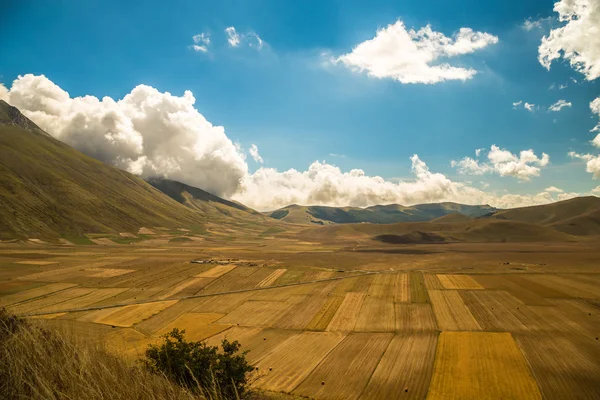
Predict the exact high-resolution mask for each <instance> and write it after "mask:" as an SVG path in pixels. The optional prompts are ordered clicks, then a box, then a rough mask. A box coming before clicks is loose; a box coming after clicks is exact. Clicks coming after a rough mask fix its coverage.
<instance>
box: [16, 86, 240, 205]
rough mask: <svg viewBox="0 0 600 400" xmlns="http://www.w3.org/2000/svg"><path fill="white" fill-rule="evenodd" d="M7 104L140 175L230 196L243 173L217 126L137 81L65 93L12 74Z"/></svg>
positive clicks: (186, 103)
mask: <svg viewBox="0 0 600 400" xmlns="http://www.w3.org/2000/svg"><path fill="white" fill-rule="evenodd" d="M9 102H10V103H11V104H12V105H14V106H16V107H17V108H19V109H20V110H21V111H22V112H23V113H24V114H25V115H26V116H27V117H29V118H31V119H32V120H33V121H35V123H36V124H38V125H39V126H40V127H41V128H42V129H44V130H46V131H47V132H48V133H50V134H51V135H52V136H54V137H56V138H57V139H59V140H61V141H63V142H65V143H67V144H69V145H71V146H73V147H75V148H76V149H78V150H80V151H82V152H84V153H86V154H88V155H90V156H92V157H94V158H97V159H99V160H101V161H104V162H106V163H109V164H112V165H115V166H117V167H120V168H122V169H126V170H129V171H131V172H134V173H136V174H140V175H142V176H153V175H164V176H168V177H170V178H172V179H175V180H179V181H183V182H185V183H188V184H191V185H193V186H198V187H201V188H203V189H205V190H208V191H210V192H213V193H215V194H219V195H223V196H231V195H232V194H233V193H235V192H236V191H237V189H238V187H239V184H240V180H241V179H242V178H243V177H244V176H245V175H246V174H247V172H248V166H247V165H246V163H245V161H244V158H243V155H242V154H241V153H240V151H239V150H238V149H237V148H236V146H235V145H234V144H233V143H232V141H231V140H230V139H229V138H228V137H227V136H226V134H225V130H224V129H223V127H220V126H213V125H212V124H211V123H210V122H208V121H207V120H206V119H205V118H204V117H203V116H202V114H200V113H199V112H198V111H197V110H196V109H195V108H194V102H195V99H194V96H193V94H192V93H191V92H190V91H186V92H185V93H184V94H183V96H181V97H178V96H173V95H171V94H170V93H161V92H159V91H158V90H156V89H154V88H152V87H149V86H146V85H139V86H137V87H135V88H134V89H133V90H132V91H131V93H129V94H127V95H126V96H125V97H124V98H123V99H121V100H118V101H115V100H113V99H112V98H110V97H104V98H102V99H98V98H96V97H94V96H85V97H74V98H71V97H70V96H69V93H67V92H66V91H64V90H62V89H61V88H60V87H58V86H57V85H55V84H54V83H53V82H52V81H50V80H49V79H47V78H46V77H45V76H43V75H41V76H34V75H25V76H20V77H19V78H17V79H16V80H15V81H14V82H13V85H12V88H11V90H10V93H9Z"/></svg>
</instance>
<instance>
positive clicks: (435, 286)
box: [423, 274, 445, 290]
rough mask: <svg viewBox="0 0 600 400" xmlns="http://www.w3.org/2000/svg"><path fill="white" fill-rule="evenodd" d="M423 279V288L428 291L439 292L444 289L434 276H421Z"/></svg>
mask: <svg viewBox="0 0 600 400" xmlns="http://www.w3.org/2000/svg"><path fill="white" fill-rule="evenodd" d="M423 278H425V287H426V288H427V289H429V290H439V289H445V288H444V285H442V282H440V280H439V278H438V277H437V275H434V274H423Z"/></svg>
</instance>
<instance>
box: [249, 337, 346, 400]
mask: <svg viewBox="0 0 600 400" xmlns="http://www.w3.org/2000/svg"><path fill="white" fill-rule="evenodd" d="M344 337H345V336H344V334H341V333H329V332H328V333H325V332H322V333H321V332H304V333H299V334H297V335H294V336H291V337H290V338H288V339H287V340H285V341H284V342H282V343H281V344H280V345H279V346H277V347H276V348H275V349H274V350H273V351H272V352H270V353H269V354H267V355H266V356H265V357H263V358H262V359H261V361H260V362H259V363H258V364H256V366H257V367H258V371H259V374H260V378H258V380H257V381H256V382H255V383H254V385H255V386H257V387H260V388H263V389H266V390H272V391H276V392H291V391H292V390H294V389H295V388H296V387H297V386H298V385H299V384H300V383H301V382H302V381H303V380H304V379H305V378H306V377H307V376H308V375H309V374H310V373H311V371H312V370H313V369H314V368H315V367H316V366H317V365H318V364H319V363H320V362H321V360H323V359H324V358H325V357H326V356H327V355H328V354H329V352H331V351H332V350H333V349H334V348H335V347H336V346H337V345H338V344H339V343H340V342H341V341H342V340H343V339H344Z"/></svg>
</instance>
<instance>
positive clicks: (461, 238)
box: [302, 219, 581, 244]
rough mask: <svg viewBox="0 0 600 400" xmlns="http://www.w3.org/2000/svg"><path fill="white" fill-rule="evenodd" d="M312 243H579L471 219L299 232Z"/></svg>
mask: <svg viewBox="0 0 600 400" xmlns="http://www.w3.org/2000/svg"><path fill="white" fill-rule="evenodd" d="M302 235H303V236H305V237H307V238H315V239H321V240H323V239H348V240H360V239H362V240H369V239H374V240H377V241H380V242H383V243H392V244H421V243H423V244H424V243H447V242H472V243H477V242H482V243H492V242H543V241H551V242H552V241H577V240H581V239H579V238H578V237H576V236H572V235H569V234H566V233H563V232H558V231H556V230H554V229H552V228H550V227H545V226H541V225H536V224H531V223H527V222H521V221H503V220H494V219H471V220H467V221H460V222H403V223H397V224H385V225H384V224H381V225H377V224H345V225H331V226H328V227H323V228H312V229H308V230H306V231H304V232H302Z"/></svg>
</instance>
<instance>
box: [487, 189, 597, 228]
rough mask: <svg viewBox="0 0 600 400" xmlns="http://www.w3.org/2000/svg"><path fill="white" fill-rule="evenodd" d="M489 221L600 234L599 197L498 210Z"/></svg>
mask: <svg viewBox="0 0 600 400" xmlns="http://www.w3.org/2000/svg"><path fill="white" fill-rule="evenodd" d="M488 218H492V219H501V220H511V221H522V222H529V223H534V224H539V225H542V226H546V227H550V228H553V229H555V230H557V231H560V232H565V233H569V234H571V235H579V236H582V235H586V236H587V235H600V198H598V197H595V196H587V197H576V198H574V199H569V200H564V201H559V202H556V203H551V204H544V205H540V206H531V207H521V208H513V209H510V210H501V211H496V212H495V213H493V214H491V215H489V216H488Z"/></svg>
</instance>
